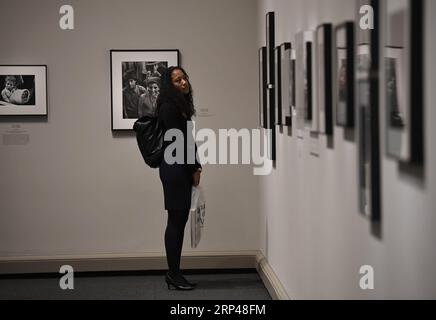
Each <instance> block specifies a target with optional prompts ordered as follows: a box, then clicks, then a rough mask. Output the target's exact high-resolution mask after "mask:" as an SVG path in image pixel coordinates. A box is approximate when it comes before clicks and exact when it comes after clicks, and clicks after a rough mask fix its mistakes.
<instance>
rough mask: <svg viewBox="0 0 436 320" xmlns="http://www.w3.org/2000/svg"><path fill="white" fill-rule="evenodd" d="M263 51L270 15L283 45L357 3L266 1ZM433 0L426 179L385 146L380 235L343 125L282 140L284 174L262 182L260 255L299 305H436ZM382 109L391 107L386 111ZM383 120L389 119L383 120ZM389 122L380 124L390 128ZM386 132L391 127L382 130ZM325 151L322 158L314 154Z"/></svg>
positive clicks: (262, 3) (433, 8)
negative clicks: (368, 274)
mask: <svg viewBox="0 0 436 320" xmlns="http://www.w3.org/2000/svg"><path fill="white" fill-rule="evenodd" d="M258 4H259V17H258V20H259V22H260V26H258V31H259V43H258V46H261V45H264V44H265V31H264V30H265V29H264V28H265V14H266V12H268V11H274V12H275V14H276V45H279V44H281V43H283V42H285V41H291V42H293V43H294V37H295V34H296V33H297V32H299V31H302V30H307V29H315V28H316V26H317V25H319V24H321V23H323V22H332V23H334V24H336V23H340V22H342V21H344V20H347V19H353V18H354V13H355V12H354V10H355V8H354V1H350V0H276V1H274V0H259V2H258ZM435 14H436V3H435V2H434V1H426V30H427V32H426V37H425V39H426V58H425V70H426V74H425V79H426V87H425V92H426V93H425V136H426V141H425V149H426V165H425V179H424V180H420V179H417V178H414V177H413V175H409V174H405V173H404V172H402V171H400V170H399V167H398V165H397V163H396V161H394V160H391V159H387V158H386V156H385V146H384V143H382V146H381V147H382V149H381V151H382V155H383V156H382V165H381V170H382V177H381V181H382V199H383V208H382V212H383V213H382V214H383V224H382V229H381V238H379V237H376V236H374V234H372V232H371V231H370V229H371V228H370V224H369V222H368V221H367V220H366V219H364V218H363V217H362V216H361V215H360V214H359V213H358V204H357V170H356V168H357V164H356V160H357V158H356V155H357V154H356V151H357V150H356V143H355V142H349V141H345V139H344V136H343V134H344V133H343V129H342V128H339V127H336V128H335V132H334V149H328V148H327V142H326V138H325V137H323V136H321V137H320V138H319V140H318V141H314V140H312V139H310V137H309V136H308V134H307V133H306V136H305V139H304V140H298V139H296V137H295V131H294V136H293V137H288V136H287V135H286V134H279V135H278V140H277V145H278V155H277V158H278V160H277V169H276V170H275V171H274V173H273V174H272V175H271V176H269V177H265V178H262V179H261V184H260V197H261V250H262V252H263V253H264V255H265V256H266V257H267V259H268V261H269V263H270V265H271V266H272V268H273V270H274V271H275V273H276V274H277V276H278V277H279V279H280V280H281V282H282V283H283V285H284V287H285V288H286V290H287V293H288V295H289V296H290V297H291V298H293V299H324V298H329V299H336V298H338V299H350V298H351V299H353V298H357V299H361V298H362V299H366V298H371V299H378V298H436V274H435V272H434V270H435V269H436V250H435V248H434V244H435V243H436V234H435V233H434V231H433V229H434V226H436V170H435V168H434V164H435V163H436V142H435V140H434V139H432V137H435V136H436V128H435V127H434V126H433V125H432V124H433V121H434V120H436V111H435V108H434V107H433V106H434V104H435V102H436V96H435V91H434V88H433V87H434V83H435V81H436V79H435V76H436V72H435V71H436V70H435V67H436V66H435V63H434V61H433V60H434V59H433V57H434V56H435V53H436V48H435V38H434V31H435V30H436V25H435V22H434V20H433V16H434V15H435ZM382 110H383V109H382ZM381 114H383V113H381ZM383 119H384V118H383V117H382V120H381V123H383ZM381 133H384V125H383V124H382V125H381ZM313 150H317V151H318V152H319V158H316V157H313V156H311V155H310V152H311V151H313ZM362 265H371V266H373V267H374V270H375V290H373V291H362V290H360V287H359V280H360V275H359V268H360V266H362Z"/></svg>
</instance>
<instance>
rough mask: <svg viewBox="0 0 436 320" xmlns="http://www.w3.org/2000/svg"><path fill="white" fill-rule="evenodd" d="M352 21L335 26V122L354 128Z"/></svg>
mask: <svg viewBox="0 0 436 320" xmlns="http://www.w3.org/2000/svg"><path fill="white" fill-rule="evenodd" d="M354 45H355V43H354V22H352V21H348V22H344V23H342V24H340V25H338V26H336V27H335V71H334V83H335V108H336V110H335V111H336V124H337V125H338V126H341V127H346V128H354V120H355V119H354V64H355V63H354V51H355V50H354Z"/></svg>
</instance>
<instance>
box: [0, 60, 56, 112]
mask: <svg viewBox="0 0 436 320" xmlns="http://www.w3.org/2000/svg"><path fill="white" fill-rule="evenodd" d="M0 91H1V94H0V116H46V115H47V66H46V65H0Z"/></svg>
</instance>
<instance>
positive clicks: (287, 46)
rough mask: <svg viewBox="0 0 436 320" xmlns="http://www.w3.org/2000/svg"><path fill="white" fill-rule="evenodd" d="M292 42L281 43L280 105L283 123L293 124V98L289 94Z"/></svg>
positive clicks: (288, 125) (285, 124)
mask: <svg viewBox="0 0 436 320" xmlns="http://www.w3.org/2000/svg"><path fill="white" fill-rule="evenodd" d="M291 51H292V46H291V43H289V42H285V43H282V44H281V45H280V67H281V68H280V75H281V77H280V96H281V100H280V105H281V112H280V113H281V124H282V125H284V126H287V127H291V126H292V100H291V97H290V95H289V88H290V84H291V82H290V80H291V63H292V61H291Z"/></svg>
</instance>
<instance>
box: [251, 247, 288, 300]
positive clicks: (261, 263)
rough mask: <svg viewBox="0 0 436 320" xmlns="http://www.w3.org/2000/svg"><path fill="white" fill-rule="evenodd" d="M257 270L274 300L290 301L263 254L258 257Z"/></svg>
mask: <svg viewBox="0 0 436 320" xmlns="http://www.w3.org/2000/svg"><path fill="white" fill-rule="evenodd" d="M256 269H257V272H258V274H259V276H260V277H261V279H262V281H263V284H264V285H265V287H266V288H267V290H268V292H269V294H270V295H271V297H272V298H273V300H290V298H289V296H288V294H287V293H286V290H285V288H284V287H283V285H282V283H281V282H280V280H279V278H278V277H277V275H276V274H275V272H274V270H273V269H272V267H271V266H270V264H269V263H268V260H267V259H266V258H265V256H264V255H263V254H262V253H258V255H257V257H256Z"/></svg>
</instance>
